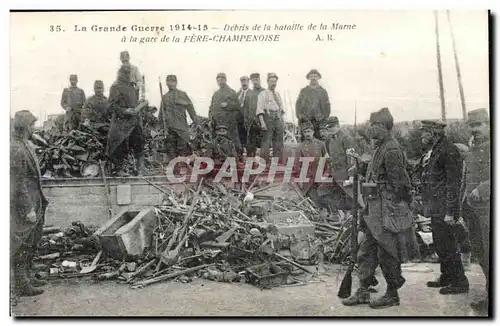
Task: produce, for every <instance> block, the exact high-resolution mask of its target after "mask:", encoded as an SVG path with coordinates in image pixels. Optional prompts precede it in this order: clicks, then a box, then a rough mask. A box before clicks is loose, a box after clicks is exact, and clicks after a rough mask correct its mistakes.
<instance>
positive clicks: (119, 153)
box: [112, 127, 146, 169]
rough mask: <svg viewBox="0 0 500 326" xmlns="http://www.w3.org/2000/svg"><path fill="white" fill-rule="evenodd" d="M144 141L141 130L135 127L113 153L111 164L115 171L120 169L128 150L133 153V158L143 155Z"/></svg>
mask: <svg viewBox="0 0 500 326" xmlns="http://www.w3.org/2000/svg"><path fill="white" fill-rule="evenodd" d="M145 143H146V140H145V138H144V134H143V132H142V128H140V127H135V128H134V130H132V132H131V133H130V136H129V137H128V138H127V139H125V140H124V141H123V142H122V143H121V144H120V146H118V148H117V149H116V150H115V152H114V153H113V157H112V160H113V163H114V164H115V166H116V168H117V169H121V168H122V167H123V164H124V163H125V160H126V159H127V156H128V153H129V151H130V150H132V151H133V153H134V155H135V157H140V156H143V155H144V145H145Z"/></svg>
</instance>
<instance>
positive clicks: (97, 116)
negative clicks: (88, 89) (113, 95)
mask: <svg viewBox="0 0 500 326" xmlns="http://www.w3.org/2000/svg"><path fill="white" fill-rule="evenodd" d="M94 92H95V94H94V95H92V96H90V97H89V98H88V99H87V101H86V102H85V105H84V106H83V112H82V120H89V121H90V122H98V123H105V122H108V121H109V118H110V117H109V114H108V105H109V103H108V99H107V98H106V96H104V83H103V82H102V80H96V81H95V82H94Z"/></svg>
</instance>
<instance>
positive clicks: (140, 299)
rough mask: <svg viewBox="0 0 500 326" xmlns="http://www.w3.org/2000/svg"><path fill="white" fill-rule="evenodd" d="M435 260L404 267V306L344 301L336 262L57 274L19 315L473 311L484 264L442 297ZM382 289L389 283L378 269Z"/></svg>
mask: <svg viewBox="0 0 500 326" xmlns="http://www.w3.org/2000/svg"><path fill="white" fill-rule="evenodd" d="M438 272H439V266H438V265H437V264H416V265H414V266H411V267H408V268H405V269H404V272H403V273H404V276H405V278H406V280H407V281H406V284H405V285H404V287H403V288H402V289H401V290H400V298H401V305H400V306H396V307H391V308H387V309H379V310H374V309H371V308H370V307H368V306H367V305H362V306H356V307H345V306H343V305H342V303H341V301H340V299H339V298H338V297H337V290H338V286H339V284H340V282H341V279H342V276H343V273H339V272H338V268H337V267H330V266H327V267H326V268H325V269H324V270H322V271H321V270H320V273H319V276H315V277H313V278H312V279H311V281H310V282H309V283H308V284H306V285H301V286H285V287H279V288H274V289H271V290H260V289H259V288H257V287H255V286H252V285H250V284H227V283H218V282H212V281H207V280H202V279H194V280H193V281H192V282H191V283H187V284H183V283H180V282H164V283H158V284H154V285H151V286H148V287H145V288H142V289H131V288H129V287H128V286H127V285H124V284H117V283H115V282H112V281H109V282H106V283H93V282H92V281H90V280H79V281H76V280H71V281H54V282H51V283H50V284H49V285H47V286H46V287H45V293H43V294H42V295H40V296H37V297H31V298H21V299H20V301H19V302H18V305H17V306H15V307H13V314H14V315H16V316H443V317H445V316H475V314H474V312H473V311H472V309H471V308H470V306H469V303H470V302H471V301H472V300H474V299H475V298H477V297H479V296H481V295H483V294H484V284H485V281H484V276H483V274H482V272H481V268H480V267H479V266H477V265H473V266H472V270H471V271H469V272H467V276H468V277H469V281H470V283H471V291H470V292H469V293H468V294H461V295H450V296H443V295H440V294H439V293H438V291H437V290H436V289H430V288H427V287H426V285H425V282H426V281H428V280H432V279H434V278H435V277H437V276H438ZM377 274H378V276H377V278H378V279H379V281H380V284H379V285H378V286H377V289H378V291H379V293H377V294H372V296H379V295H381V294H383V292H384V290H385V284H384V282H383V277H382V276H381V274H380V271H378V273H377Z"/></svg>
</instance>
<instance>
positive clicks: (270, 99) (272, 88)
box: [255, 72, 285, 160]
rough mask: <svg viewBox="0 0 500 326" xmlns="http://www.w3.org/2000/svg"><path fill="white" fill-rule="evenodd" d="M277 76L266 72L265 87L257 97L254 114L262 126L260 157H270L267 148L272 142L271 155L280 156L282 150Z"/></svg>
mask: <svg viewBox="0 0 500 326" xmlns="http://www.w3.org/2000/svg"><path fill="white" fill-rule="evenodd" d="M277 83H278V76H277V75H276V74H275V73H272V72H271V73H268V74H267V89H266V90H265V91H263V92H261V93H260V94H259V97H258V98H257V110H256V112H255V113H256V115H257V117H258V119H259V122H260V127H261V128H262V131H263V132H262V143H261V157H263V158H264V159H266V160H269V159H270V155H269V149H270V146H271V144H272V147H273V156H274V157H278V158H281V154H282V151H283V135H284V128H285V126H284V123H285V122H284V118H283V116H284V114H285V110H284V109H283V101H282V99H281V96H280V94H279V93H278V92H276V85H277Z"/></svg>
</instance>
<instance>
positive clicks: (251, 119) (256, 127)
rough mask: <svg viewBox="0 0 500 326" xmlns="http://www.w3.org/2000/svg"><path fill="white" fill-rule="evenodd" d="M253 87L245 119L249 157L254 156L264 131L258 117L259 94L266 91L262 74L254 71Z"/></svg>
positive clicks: (251, 77) (248, 96)
mask: <svg viewBox="0 0 500 326" xmlns="http://www.w3.org/2000/svg"><path fill="white" fill-rule="evenodd" d="M250 80H251V81H252V86H253V88H252V89H251V90H250V91H249V92H248V95H247V105H246V106H245V112H244V119H245V126H246V129H247V143H246V149H247V157H254V156H255V154H256V151H257V148H258V147H260V144H261V142H262V132H261V129H260V122H259V118H258V117H257V114H256V112H257V102H258V99H259V94H260V93H261V92H263V91H265V88H264V87H262V85H261V83H260V74H259V73H257V72H254V73H252V74H251V75H250Z"/></svg>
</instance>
